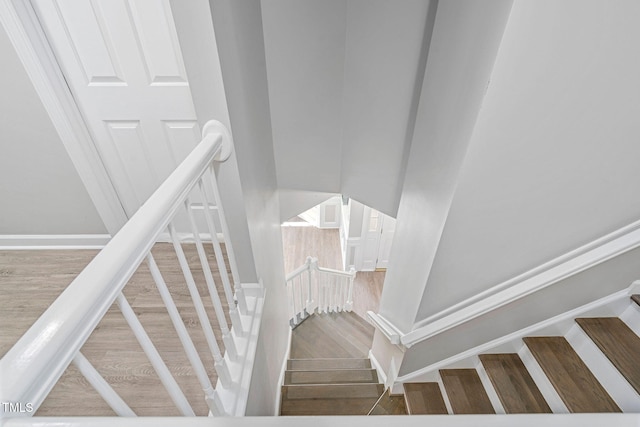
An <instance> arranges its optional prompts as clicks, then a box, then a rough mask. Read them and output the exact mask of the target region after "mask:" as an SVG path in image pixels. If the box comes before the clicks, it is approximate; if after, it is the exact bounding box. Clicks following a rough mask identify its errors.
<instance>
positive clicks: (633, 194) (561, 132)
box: [417, 0, 640, 319]
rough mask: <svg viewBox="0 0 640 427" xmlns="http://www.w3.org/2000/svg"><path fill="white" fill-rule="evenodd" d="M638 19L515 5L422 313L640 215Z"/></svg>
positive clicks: (541, 4)
mask: <svg viewBox="0 0 640 427" xmlns="http://www.w3.org/2000/svg"><path fill="white" fill-rule="evenodd" d="M638 22H640V3H638V2H637V1H634V0H620V1H616V2H610V1H606V0H588V1H585V0H570V1H562V2H557V1H553V0H544V1H535V2H528V1H516V2H515V3H514V6H513V11H512V14H511V18H510V20H509V23H508V25H507V28H506V30H505V34H504V39H503V43H502V45H501V47H500V51H499V53H498V56H497V59H496V63H495V67H494V71H493V74H492V76H491V84H490V86H489V89H488V92H487V96H486V98H485V100H484V104H483V107H482V110H481V112H480V115H479V117H478V123H477V126H476V128H475V131H474V134H473V137H472V139H471V143H470V149H469V152H468V155H467V158H466V160H465V164H464V167H463V171H462V174H461V176H460V180H459V183H458V186H457V190H456V193H455V197H454V200H453V203H452V205H451V209H450V212H449V215H448V217H447V221H446V227H445V229H444V232H443V234H442V237H441V239H440V244H439V247H438V252H437V255H436V257H435V261H434V264H433V268H432V270H431V273H430V275H429V279H428V283H427V288H426V292H425V295H424V298H423V301H422V303H421V306H420V310H419V312H418V316H417V318H418V319H422V318H425V317H427V316H428V315H431V314H434V313H437V312H438V311H440V310H442V309H444V308H446V307H449V306H451V305H452V304H454V303H457V302H459V301H461V300H463V299H465V298H467V297H470V296H472V295H475V294H477V293H478V292H480V291H483V290H485V289H487V288H489V287H491V286H493V285H496V284H499V283H501V282H503V281H505V280H507V279H510V278H512V277H514V276H516V275H518V274H520V273H523V272H525V271H527V270H529V269H531V268H533V267H536V266H538V265H540V264H542V263H544V262H546V261H549V260H551V259H553V258H555V257H557V256H560V255H562V254H564V253H566V252H568V251H570V250H572V249H575V248H577V247H579V246H581V245H584V244H586V243H588V242H590V241H592V240H594V239H596V238H598V237H601V236H603V235H605V234H607V233H610V232H612V231H614V230H616V229H618V228H620V227H622V226H625V225H627V224H629V223H631V222H633V221H636V220H638V218H640V197H638V194H640V193H639V189H640V168H639V167H638V160H639V159H640V142H639V141H640V120H639V119H638V118H639V117H640V102H639V100H640V78H638V76H640V55H638V54H637V53H636V52H637V51H638V41H639V40H640V26H638ZM611 280H615V276H614V277H611ZM626 285H628V284H626ZM626 285H623V286H626ZM594 291H595V290H591V289H589V288H586V287H585V290H584V292H587V293H590V292H594Z"/></svg>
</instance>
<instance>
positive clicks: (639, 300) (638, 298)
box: [631, 294, 640, 305]
mask: <svg viewBox="0 0 640 427" xmlns="http://www.w3.org/2000/svg"><path fill="white" fill-rule="evenodd" d="M631 301H634V302H635V303H636V304H638V305H640V294H634V295H631Z"/></svg>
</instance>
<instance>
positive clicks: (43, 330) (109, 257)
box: [0, 121, 243, 417]
mask: <svg viewBox="0 0 640 427" xmlns="http://www.w3.org/2000/svg"><path fill="white" fill-rule="evenodd" d="M205 128H206V132H204V135H203V140H202V141H201V142H200V143H199V144H198V145H197V146H196V148H195V149H194V150H193V151H192V152H191V154H189V156H187V158H186V159H185V160H184V161H183V162H182V163H181V164H180V165H179V166H178V167H177V168H176V170H175V171H174V172H173V173H172V174H171V175H170V176H169V178H168V179H167V180H166V181H165V182H164V183H163V184H162V185H160V187H159V188H158V190H156V192H155V193H154V194H153V195H152V196H151V197H150V198H149V199H148V200H147V201H146V202H145V203H144V204H143V205H142V207H140V209H139V210H138V211H137V212H136V214H135V215H134V216H133V217H132V218H131V219H130V220H129V221H128V222H127V223H126V224H125V225H124V226H123V227H122V229H121V230H120V231H119V232H118V233H117V234H116V235H115V236H114V237H113V238H112V239H111V241H110V242H109V243H108V244H107V245H106V246H105V248H104V249H103V250H102V251H101V252H100V253H98V254H97V255H96V257H95V258H94V259H93V260H92V261H91V262H90V263H89V265H87V267H86V268H85V269H84V270H83V271H82V272H81V273H80V274H79V275H78V276H77V277H76V278H75V279H74V280H73V282H71V284H70V285H69V286H68V287H67V288H66V289H65V291H64V292H63V293H62V294H61V295H60V296H59V297H58V298H57V299H56V300H55V301H54V302H53V304H51V306H50V307H49V308H48V309H47V310H46V311H45V312H44V313H43V314H42V316H41V317H40V318H39V319H38V320H37V321H36V322H35V323H34V324H33V325H32V326H31V328H29V330H28V331H27V332H26V333H25V334H24V335H23V336H22V337H21V338H20V339H19V340H18V342H17V343H16V344H15V345H14V346H13V347H12V348H11V349H10V350H9V351H8V352H7V353H6V354H5V356H4V357H3V358H2V360H0V372H1V373H2V388H1V390H0V401H2V402H29V403H31V404H32V405H33V412H35V411H36V410H37V408H38V407H39V406H40V405H41V404H42V402H43V401H44V399H45V397H46V396H47V395H48V393H49V392H50V391H51V389H52V388H53V387H54V385H55V384H56V383H57V381H58V379H59V378H60V377H61V375H62V374H63V372H64V371H65V369H66V368H67V366H68V365H69V363H71V361H72V360H73V359H74V358H76V357H77V356H76V355H77V354H79V350H80V348H81V347H82V345H83V344H84V343H85V341H86V340H87V339H88V337H89V335H90V334H91V333H92V331H93V330H94V329H95V328H96V326H97V325H98V323H99V322H100V320H101V319H102V317H103V316H104V315H105V313H106V312H107V310H108V309H109V307H111V305H112V304H113V302H114V301H115V300H116V298H118V296H119V295H121V291H122V289H123V288H124V286H125V285H126V283H127V282H128V280H129V279H130V278H131V276H132V275H133V274H134V272H135V271H136V270H137V268H138V266H139V265H140V263H141V262H142V261H143V260H144V259H145V257H147V256H148V254H149V253H150V250H151V248H152V246H153V245H154V243H155V242H156V240H157V239H158V236H159V235H160V234H161V233H163V232H164V231H165V230H166V228H167V226H169V225H170V223H171V221H172V219H173V217H174V216H175V214H176V212H177V211H178V209H180V208H182V207H183V206H184V202H185V200H187V197H188V195H189V193H190V192H191V190H192V188H193V187H194V186H195V185H196V184H197V183H198V182H200V180H201V179H202V177H203V175H204V174H205V173H206V172H207V171H209V170H210V166H211V164H212V162H213V161H214V160H219V159H220V158H221V152H222V154H225V153H228V152H229V150H230V146H231V144H232V142H231V140H230V136H229V133H228V131H227V130H226V128H224V126H223V125H222V124H220V123H219V122H214V121H211V122H210V123H209V124H208V125H207V126H206V127H205ZM216 190H217V189H216ZM227 251H228V252H229V251H230V246H228V247H227ZM230 256H232V254H230ZM242 332H243V331H240V330H238V331H237V333H238V335H241V334H242ZM225 344H226V342H225ZM228 347H231V343H229V345H228ZM223 376H224V375H223ZM225 379H227V380H228V377H227V378H225ZM225 382H226V381H225ZM207 394H208V395H207V396H206V398H207V400H209V399H210V398H211V392H209V393H207ZM0 412H1V414H0V416H1V417H6V416H15V415H29V414H14V413H7V412H6V411H0ZM183 412H184V411H183ZM214 412H216V411H214Z"/></svg>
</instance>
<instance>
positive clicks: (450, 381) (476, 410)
mask: <svg viewBox="0 0 640 427" xmlns="http://www.w3.org/2000/svg"><path fill="white" fill-rule="evenodd" d="M631 300H632V301H633V302H635V303H632V304H630V305H629V307H628V308H627V309H626V310H625V311H624V313H623V314H622V316H623V317H624V320H623V319H621V318H618V317H584V318H576V319H575V325H576V326H577V327H574V328H571V329H570V331H569V332H568V333H567V334H566V335H565V336H528V337H524V338H522V342H524V346H523V347H522V348H521V350H520V351H518V352H517V353H513V352H496V353H487V354H479V355H478V356H477V362H474V363H475V365H476V366H475V367H455V366H452V367H447V368H445V369H439V370H438V371H437V373H435V375H434V381H429V382H419V383H418V382H416V383H404V384H403V388H404V398H405V400H406V406H407V411H408V413H409V414H447V413H452V414H494V413H503V414H525V413H594V412H633V413H638V412H640V337H638V335H637V333H638V330H639V329H640V307H639V306H638V305H636V304H640V296H638V295H634V296H633V297H632V298H631ZM630 326H631V327H633V329H632V328H631V327H630ZM634 330H635V331H634Z"/></svg>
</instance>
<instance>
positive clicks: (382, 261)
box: [376, 214, 396, 268]
mask: <svg viewBox="0 0 640 427" xmlns="http://www.w3.org/2000/svg"><path fill="white" fill-rule="evenodd" d="M381 215H382V230H381V231H380V242H379V244H378V260H377V262H376V268H387V267H388V266H389V256H390V255H391V243H393V235H394V233H395V231H396V220H395V218H392V217H390V216H388V215H385V214H381Z"/></svg>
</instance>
